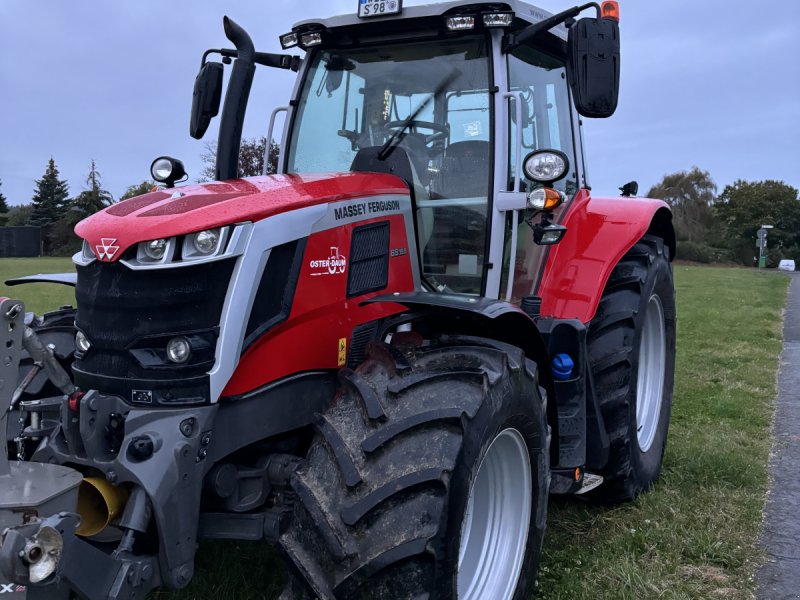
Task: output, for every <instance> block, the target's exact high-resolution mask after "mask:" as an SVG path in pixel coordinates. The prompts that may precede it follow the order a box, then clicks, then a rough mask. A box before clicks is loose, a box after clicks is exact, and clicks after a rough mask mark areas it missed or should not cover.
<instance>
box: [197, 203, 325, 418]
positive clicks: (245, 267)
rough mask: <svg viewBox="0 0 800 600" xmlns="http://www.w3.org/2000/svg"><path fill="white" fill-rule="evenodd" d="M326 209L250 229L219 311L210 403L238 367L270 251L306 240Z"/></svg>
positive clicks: (306, 210)
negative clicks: (248, 323)
mask: <svg viewBox="0 0 800 600" xmlns="http://www.w3.org/2000/svg"><path fill="white" fill-rule="evenodd" d="M325 211H326V205H321V206H311V207H308V208H301V209H299V210H293V211H291V212H287V213H283V214H280V215H276V216H274V217H271V218H269V219H264V220H263V221H259V222H258V223H255V224H254V225H253V228H252V230H251V234H250V239H249V240H247V243H246V251H245V252H244V254H242V256H241V257H240V258H239V259H238V261H237V263H236V267H235V268H234V270H233V276H232V277H231V282H230V284H229V286H228V294H227V296H226V297H225V304H224V305H223V308H222V317H221V319H220V323H221V329H220V337H219V341H218V342H217V353H216V361H215V362H214V368H213V369H211V371H209V376H210V380H211V381H210V390H211V401H212V402H216V401H217V400H218V399H219V397H220V395H221V394H222V390H223V389H225V385H226V384H227V383H228V380H229V379H230V378H231V376H232V375H233V372H234V370H235V369H236V365H237V364H238V363H239V354H240V352H241V348H242V343H243V342H244V333H245V330H246V328H247V319H248V317H249V315H250V310H251V308H252V306H253V299H254V298H255V294H256V291H257V290H258V285H257V282H258V281H260V280H261V275H262V273H263V272H264V266H265V265H266V264H267V259H268V258H269V252H270V249H272V248H274V247H275V246H280V245H281V244H285V243H286V242H290V241H292V240H296V239H300V238H304V237H307V236H308V235H309V234H310V233H311V229H312V227H313V226H314V224H315V223H316V222H317V221H318V220H319V219H320V217H322V216H323V215H324V214H325Z"/></svg>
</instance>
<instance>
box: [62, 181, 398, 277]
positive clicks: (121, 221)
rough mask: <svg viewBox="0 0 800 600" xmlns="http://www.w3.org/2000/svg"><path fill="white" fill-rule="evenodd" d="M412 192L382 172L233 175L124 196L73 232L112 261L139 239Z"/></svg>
mask: <svg viewBox="0 0 800 600" xmlns="http://www.w3.org/2000/svg"><path fill="white" fill-rule="evenodd" d="M408 193H409V191H408V187H407V186H406V185H405V184H404V183H403V180H402V179H400V178H399V177H395V176H394V175H385V174H378V173H326V174H321V175H270V176H265V177H252V178H247V179H234V180H231V181H225V182H213V183H204V184H198V185H187V186H184V187H180V188H174V189H170V190H159V191H156V192H152V193H149V194H144V195H143V196H137V197H136V198H131V199H130V200H125V201H123V202H120V203H119V204H114V205H113V206H110V207H108V208H106V209H104V210H102V211H100V212H98V213H96V214H94V215H92V216H91V217H88V218H86V219H84V220H83V221H81V222H80V223H78V225H77V226H76V227H75V233H76V234H77V235H78V236H79V237H81V238H82V239H84V240H86V241H87V242H88V244H89V245H90V247H91V248H93V249H94V248H102V249H103V252H97V255H98V260H102V261H105V262H113V261H116V260H118V259H119V258H120V257H121V256H122V255H123V254H124V252H125V251H126V250H127V249H128V248H130V247H131V246H133V245H135V244H138V243H139V242H144V241H148V240H154V239H159V238H169V237H173V236H176V235H184V234H188V233H193V232H196V231H202V230H204V229H212V228H214V227H221V226H224V225H231V224H234V223H243V222H247V221H250V222H255V221H260V220H262V219H266V218H268V217H271V216H274V215H277V214H280V213H284V212H288V211H291V210H296V209H299V208H304V207H306V206H313V205H317V204H325V203H328V202H336V201H340V200H348V199H355V198H362V197H365V196H376V195H383V194H408ZM112 248H113V249H114V251H113V252H110V251H109V250H110V249H112ZM101 255H102V258H101Z"/></svg>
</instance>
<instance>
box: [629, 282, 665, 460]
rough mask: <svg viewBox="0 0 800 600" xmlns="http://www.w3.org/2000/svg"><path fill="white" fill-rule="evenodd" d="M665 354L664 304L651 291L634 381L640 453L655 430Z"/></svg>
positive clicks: (661, 392)
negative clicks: (637, 369) (637, 370)
mask: <svg viewBox="0 0 800 600" xmlns="http://www.w3.org/2000/svg"><path fill="white" fill-rule="evenodd" d="M666 357H667V336H666V332H665V328H664V307H663V306H661V299H660V298H659V297H658V296H656V295H655V294H653V295H652V296H650V300H649V301H648V302H647V308H646V312H645V316H644V326H643V328H642V340H641V344H640V346H639V372H638V375H637V381H636V435H637V438H638V440H639V448H641V450H642V452H647V451H648V450H649V449H650V446H652V445H653V440H654V439H655V437H656V431H658V419H659V416H660V415H661V399H662V397H663V395H664V371H665V363H666Z"/></svg>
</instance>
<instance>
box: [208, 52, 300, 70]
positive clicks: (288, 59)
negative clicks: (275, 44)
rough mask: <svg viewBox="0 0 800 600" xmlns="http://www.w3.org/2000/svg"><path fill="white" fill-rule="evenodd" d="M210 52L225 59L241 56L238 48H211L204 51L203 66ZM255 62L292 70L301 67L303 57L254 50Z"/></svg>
mask: <svg viewBox="0 0 800 600" xmlns="http://www.w3.org/2000/svg"><path fill="white" fill-rule="evenodd" d="M209 54H219V55H221V56H222V58H223V59H226V58H238V57H239V53H238V52H237V51H236V50H231V49H230V48H211V49H210V50H206V51H205V52H204V53H203V58H202V60H201V61H200V66H201V67H202V66H203V65H204V64H206V59H207V58H208V55H209ZM227 62H230V61H227ZM253 62H254V63H256V64H257V65H263V66H265V67H272V68H274V69H288V70H291V71H298V70H299V69H300V63H301V62H302V59H301V58H300V57H299V56H293V55H291V54H273V53H271V52H254V53H253Z"/></svg>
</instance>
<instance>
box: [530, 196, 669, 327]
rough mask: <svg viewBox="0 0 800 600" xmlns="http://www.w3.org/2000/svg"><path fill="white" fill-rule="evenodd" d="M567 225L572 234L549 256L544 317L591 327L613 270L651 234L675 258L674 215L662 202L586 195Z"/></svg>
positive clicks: (544, 280)
mask: <svg viewBox="0 0 800 600" xmlns="http://www.w3.org/2000/svg"><path fill="white" fill-rule="evenodd" d="M563 224H564V225H565V226H566V227H567V233H566V235H565V236H564V239H563V240H561V242H560V243H559V244H558V245H556V246H553V247H552V249H551V250H550V255H549V257H548V260H547V264H546V266H545V269H544V273H543V275H542V281H541V283H540V285H539V292H538V294H537V295H538V296H541V298H542V312H541V314H542V316H543V317H555V318H558V319H579V320H580V321H582V322H583V323H588V322H589V321H591V320H592V318H593V317H594V314H595V312H596V311H597V306H598V304H599V302H600V297H601V296H602V294H603V289H604V288H605V285H606V283H607V282H608V278H609V277H610V276H611V272H612V271H613V270H614V267H615V266H616V265H617V263H618V262H619V261H620V259H621V258H622V257H623V256H624V255H625V253H626V252H628V250H630V249H631V248H632V247H633V245H634V244H635V243H636V242H637V241H639V240H640V239H641V238H642V236H644V235H645V234H647V233H652V234H654V235H657V236H659V237H661V238H663V239H664V243H665V244H666V245H667V246H669V248H670V257H671V258H672V257H674V255H675V232H674V230H673V228H672V213H671V211H670V209H669V206H668V205H667V204H666V203H665V202H663V201H662V200H651V199H649V198H591V197H590V196H589V194H588V193H581V194H579V195H578V197H577V198H576V199H575V201H574V203H573V205H572V206H571V207H570V210H569V213H568V214H567V216H566V218H565V220H564V222H563Z"/></svg>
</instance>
